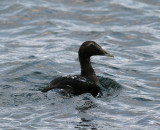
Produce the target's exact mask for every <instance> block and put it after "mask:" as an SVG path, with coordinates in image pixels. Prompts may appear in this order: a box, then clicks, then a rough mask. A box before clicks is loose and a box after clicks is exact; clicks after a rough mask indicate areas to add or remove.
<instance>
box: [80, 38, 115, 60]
mask: <svg viewBox="0 0 160 130" xmlns="http://www.w3.org/2000/svg"><path fill="white" fill-rule="evenodd" d="M94 55H106V56H109V57H114V56H113V55H111V54H110V53H108V52H106V51H105V50H104V49H103V48H102V47H101V46H99V45H98V44H97V43H96V42H94V41H86V42H84V43H83V44H82V45H81V47H80V48H79V57H85V58H89V57H91V56H94Z"/></svg>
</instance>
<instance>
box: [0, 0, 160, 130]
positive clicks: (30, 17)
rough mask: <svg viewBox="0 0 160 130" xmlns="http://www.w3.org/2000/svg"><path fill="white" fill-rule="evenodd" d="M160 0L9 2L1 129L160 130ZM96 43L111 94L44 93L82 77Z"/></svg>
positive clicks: (0, 64)
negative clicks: (83, 49) (85, 57)
mask: <svg viewBox="0 0 160 130" xmlns="http://www.w3.org/2000/svg"><path fill="white" fill-rule="evenodd" d="M159 5H160V3H159V1H149V0H138V1H137V0H109V1H105V0H101V1H97V0H81V1H79V0H68V1H66V0H43V1H42V0H37V1H32V0H28V1H23V0H18V1H10V0H5V1H1V8H0V14H1V17H0V68H1V69H0V90H1V91H0V128H1V129H13V128H14V129H53V128H54V129H64V128H66V129H125V128H126V129H128V128H130V129H153V128H154V129H159V124H160V123H159V121H160V118H159V117H160V114H159V109H160V106H159V104H160V101H159V98H160V96H159V92H160V89H159V86H160V84H159V81H160V75H159V70H160V67H159V64H160V60H159V54H160V53H159V52H160V48H159V41H160V35H159V34H160V31H159V29H160V28H159V21H160V15H159V12H160V11H159ZM86 40H94V41H96V42H98V43H100V45H101V46H103V48H104V49H106V50H107V51H109V52H110V53H112V54H113V55H114V56H115V57H114V58H106V57H94V58H92V59H91V60H92V65H93V67H94V68H95V71H96V73H97V75H99V77H98V78H99V80H100V83H101V85H102V91H103V96H102V97H100V98H93V97H92V96H91V95H90V94H83V95H80V96H76V97H72V98H67V97H64V96H62V95H60V94H58V93H56V92H49V93H46V94H42V93H41V92H40V90H41V88H44V86H46V84H48V83H49V81H50V80H52V79H54V78H55V77H57V76H59V75H66V74H79V72H80V66H79V63H78V59H77V58H78V55H77V52H78V49H79V46H80V44H81V43H82V42H84V41H86Z"/></svg>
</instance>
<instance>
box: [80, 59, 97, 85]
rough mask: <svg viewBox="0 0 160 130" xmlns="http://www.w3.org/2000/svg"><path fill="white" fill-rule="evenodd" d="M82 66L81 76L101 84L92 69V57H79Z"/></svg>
mask: <svg viewBox="0 0 160 130" xmlns="http://www.w3.org/2000/svg"><path fill="white" fill-rule="evenodd" d="M79 61H80V66H81V76H82V77H85V78H87V79H89V80H91V81H93V82H95V83H96V84H99V81H98V78H97V76H96V74H95V72H94V69H93V68H92V65H91V62H90V57H88V58H82V57H80V56H79Z"/></svg>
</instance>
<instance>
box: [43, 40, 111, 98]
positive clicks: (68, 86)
mask: <svg viewBox="0 0 160 130" xmlns="http://www.w3.org/2000/svg"><path fill="white" fill-rule="evenodd" d="M78 54H79V62H80V66H81V74H80V75H69V76H61V77H58V78H56V79H53V80H52V81H51V82H50V83H49V85H48V86H47V87H45V88H44V89H43V90H42V92H47V91H49V90H51V89H63V90H64V91H65V92H66V93H68V94H69V95H80V94H83V93H90V94H92V95H93V96H94V97H96V96H97V95H99V94H100V93H101V90H100V83H99V80H98V78H97V76H96V74H95V71H94V69H93V68H92V66H91V63H90V57H91V56H95V55H105V56H109V57H113V55H111V54H110V53H108V52H106V51H105V50H104V49H103V48H102V47H101V46H99V45H98V44H97V43H96V42H94V41H86V42H84V43H83V44H82V45H81V46H80V48H79V52H78Z"/></svg>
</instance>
